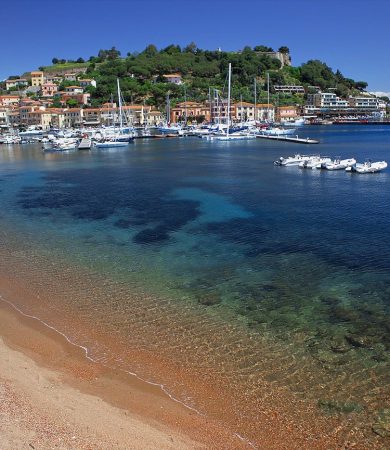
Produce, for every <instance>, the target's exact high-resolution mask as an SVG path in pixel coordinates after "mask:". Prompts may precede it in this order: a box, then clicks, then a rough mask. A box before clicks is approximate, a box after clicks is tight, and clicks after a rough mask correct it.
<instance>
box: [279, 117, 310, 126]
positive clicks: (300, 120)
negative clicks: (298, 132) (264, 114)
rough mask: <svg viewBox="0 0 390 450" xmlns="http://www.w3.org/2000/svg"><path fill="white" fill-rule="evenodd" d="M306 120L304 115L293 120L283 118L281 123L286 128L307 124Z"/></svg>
mask: <svg viewBox="0 0 390 450" xmlns="http://www.w3.org/2000/svg"><path fill="white" fill-rule="evenodd" d="M305 121H306V120H305V119H304V118H303V117H299V118H296V119H293V120H282V121H281V122H280V125H281V126H282V127H286V128H291V127H303V125H305Z"/></svg>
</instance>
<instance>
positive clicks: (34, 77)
mask: <svg viewBox="0 0 390 450" xmlns="http://www.w3.org/2000/svg"><path fill="white" fill-rule="evenodd" d="M44 82H45V77H44V74H43V72H41V71H35V72H31V86H42V84H43V83H44Z"/></svg>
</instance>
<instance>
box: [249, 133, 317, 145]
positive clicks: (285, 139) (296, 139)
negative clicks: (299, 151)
mask: <svg viewBox="0 0 390 450" xmlns="http://www.w3.org/2000/svg"><path fill="white" fill-rule="evenodd" d="M256 137H257V138H258V139H270V140H271V141H283V142H294V143H296V144H319V142H320V141H317V140H316V139H310V138H300V137H299V136H286V135H283V134H278V135H276V136H272V135H267V134H258V135H257V136H256Z"/></svg>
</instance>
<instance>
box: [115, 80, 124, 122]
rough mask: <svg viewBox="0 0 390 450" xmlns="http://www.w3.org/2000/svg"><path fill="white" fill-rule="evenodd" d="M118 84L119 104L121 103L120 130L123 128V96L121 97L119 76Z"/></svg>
mask: <svg viewBox="0 0 390 450" xmlns="http://www.w3.org/2000/svg"><path fill="white" fill-rule="evenodd" d="M116 81H117V85H118V105H119V127H120V130H122V129H123V117H122V98H121V88H120V86H119V78H117V80H116Z"/></svg>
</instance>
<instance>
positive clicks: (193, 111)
mask: <svg viewBox="0 0 390 450" xmlns="http://www.w3.org/2000/svg"><path fill="white" fill-rule="evenodd" d="M186 118H187V120H191V121H193V120H196V119H198V120H199V119H202V121H206V122H209V121H210V106H209V105H208V104H203V103H198V102H192V101H186V102H181V103H178V104H177V105H176V106H175V107H174V108H171V117H170V121H171V122H172V123H177V122H182V121H184V120H185V119H186Z"/></svg>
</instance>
